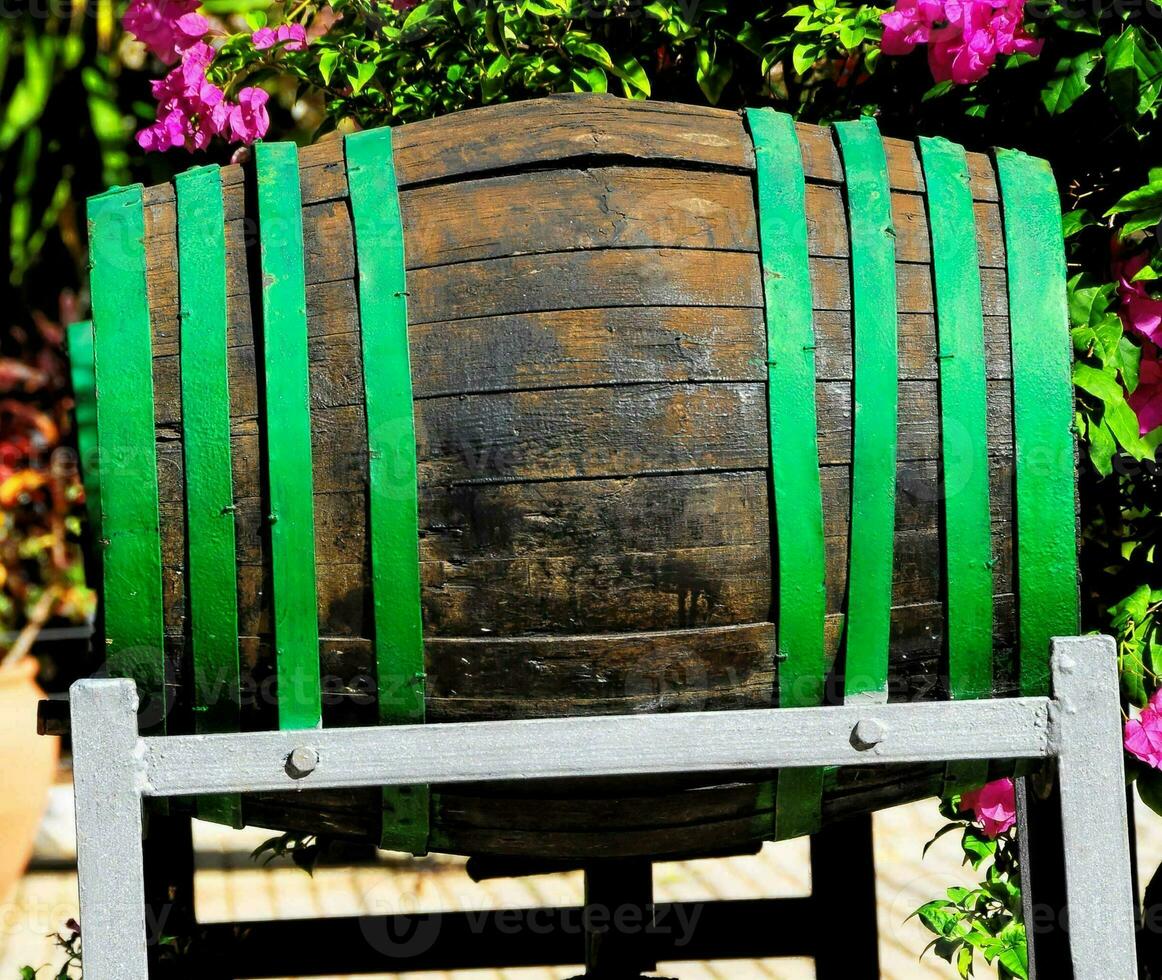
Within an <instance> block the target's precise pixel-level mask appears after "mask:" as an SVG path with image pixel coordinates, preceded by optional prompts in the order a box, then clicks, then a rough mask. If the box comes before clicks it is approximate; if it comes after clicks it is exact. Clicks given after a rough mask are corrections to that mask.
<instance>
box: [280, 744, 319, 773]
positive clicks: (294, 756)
mask: <svg viewBox="0 0 1162 980" xmlns="http://www.w3.org/2000/svg"><path fill="white" fill-rule="evenodd" d="M318 765H319V753H318V752H317V751H316V750H315V749H312V748H311V747H310V746H309V745H299V746H296V747H295V749H294V751H292V752H291V754H290V755H289V756H287V760H286V772H287V775H288V776H290V777H291V779H302V778H303V777H304V776H309V775H310V774H311V773H313V772H314V771H315V769H316V768H317V767H318Z"/></svg>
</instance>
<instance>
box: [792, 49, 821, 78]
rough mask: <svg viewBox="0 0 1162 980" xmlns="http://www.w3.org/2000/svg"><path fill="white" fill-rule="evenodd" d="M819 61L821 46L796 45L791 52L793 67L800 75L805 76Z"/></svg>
mask: <svg viewBox="0 0 1162 980" xmlns="http://www.w3.org/2000/svg"><path fill="white" fill-rule="evenodd" d="M818 60H819V46H818V45H816V44H796V45H795V47H794V49H793V50H792V51H791V66H792V67H793V68H794V69H795V71H796V72H798V74H800V75H805V74H807V72H809V71H810V70H811V69H812V67H814V65H815V62H816V61H818Z"/></svg>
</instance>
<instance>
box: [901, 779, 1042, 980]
mask: <svg viewBox="0 0 1162 980" xmlns="http://www.w3.org/2000/svg"><path fill="white" fill-rule="evenodd" d="M940 812H941V814H943V815H944V817H945V818H947V819H948V821H949V822H948V823H947V824H945V825H944V826H943V827H942V828H941V829H940V830H939V831H937V833H936V835H935V836H934V837H933V838H932V840H930V841H929V842H928V844H927V845H925V847H924V852H925V854H926V853H927V852H928V848H930V847H931V846H932V844H934V843H935V842H936V840H937V839H939V838H940V837H943V836H944V835H946V834H950V833H955V832H957V831H959V832H960V835H961V837H960V846H961V850H963V852H964V863H965V864H966V865H970V866H971V867H972V868H973V870H974V871H982V872H983V880H982V881H981V882H980V884H979V885H978V886H977V887H976V888H964V887H960V886H957V887H953V888H949V889H948V891H947V893H946V895H945V897H944V898H939V899H936V900H935V901H931V902H926V903H925V904H924V905H921V906H920V907H919V908H918V909H916V911H915V912H913V913H912V915H913V916H915V917H916V918H918V919H919V920H920V921H921V922H922V923H924V925H925V926H926V927H927V928H928V930H929V931H930V932H932V933H934V934H935V936H936V938H935V939H933V940H932V942H931V943H930V944H929V945H928V947H927V949H926V950H925V952H927V951H928V950H931V951H933V952H934V953H935V954H936V955H937V956H939V957H940V958H941V959H943V960H947V961H948V963H950V964H951V965H952V966H953V967H955V968H956V971H957V973H958V974H959V975H960V976H961V977H970V976H973V970H974V967H975V966H976V964H977V958H976V957H977V954H980V956H981V958H983V960H984V961H985V962H986V963H988V964H990V965H993V966H995V967H996V969H997V974H998V976H999V977H1000V978H1001V980H1008V978H1018V980H1028V975H1029V963H1028V953H1027V947H1026V943H1025V924H1024V921H1023V919H1022V911H1021V873H1020V867H1019V865H1018V861H1017V842H1016V832H1015V831H1009V832H1008V833H1006V834H1004V835H1002V836H1001V837H999V838H997V839H996V840H992V839H990V838H988V837H986V836H985V835H984V834H982V833H981V832H980V831H979V829H978V828H977V827H976V826H975V825H974V824H973V822H972V821H971V820H969V819H968V818H966V817H965V816H964V815H963V814H962V813H960V798H959V797H957V796H954V797H952V798H950V799H948V800H945V801H943V802H942V803H941V805H940Z"/></svg>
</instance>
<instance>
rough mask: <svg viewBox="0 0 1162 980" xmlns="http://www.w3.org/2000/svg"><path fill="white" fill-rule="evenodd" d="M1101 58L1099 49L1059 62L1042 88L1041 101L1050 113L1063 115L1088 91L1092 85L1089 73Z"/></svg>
mask: <svg viewBox="0 0 1162 980" xmlns="http://www.w3.org/2000/svg"><path fill="white" fill-rule="evenodd" d="M1099 58H1100V54H1099V52H1097V51H1083V52H1082V53H1081V54H1079V55H1077V56H1076V57H1073V58H1062V59H1061V60H1060V61H1058V62H1057V66H1056V68H1054V70H1053V77H1052V78H1050V79H1049V81H1048V83H1046V85H1045V88H1044V89H1042V90H1041V102H1042V103H1043V104H1044V106H1045V108H1046V109H1048V110H1049V114H1050V115H1052V116H1059V115H1061V113H1063V112H1065V111H1066V110H1068V109H1069V108H1070V107H1071V106H1072V105H1073V103H1075V102H1076V101H1077V100H1078V99H1080V98H1081V97H1082V96H1083V95H1084V94H1085V93H1086V91H1087V90H1088V89H1089V87H1090V81H1089V73H1090V72H1091V71H1093V67H1094V65H1096V64H1097V62H1098V59H1099Z"/></svg>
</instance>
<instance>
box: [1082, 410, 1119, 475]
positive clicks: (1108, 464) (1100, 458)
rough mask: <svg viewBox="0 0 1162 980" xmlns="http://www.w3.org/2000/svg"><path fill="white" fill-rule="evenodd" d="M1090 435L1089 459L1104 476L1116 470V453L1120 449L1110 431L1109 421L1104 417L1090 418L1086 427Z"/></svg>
mask: <svg viewBox="0 0 1162 980" xmlns="http://www.w3.org/2000/svg"><path fill="white" fill-rule="evenodd" d="M1086 434H1087V435H1088V437H1089V443H1088V446H1087V448H1088V450H1089V459H1090V462H1091V463H1093V467H1094V469H1095V470H1097V471H1098V473H1100V474H1101V475H1102V476H1109V475H1110V474H1111V473H1113V471H1114V464H1113V459H1114V454H1115V453H1117V451H1118V443H1117V440H1116V439H1115V438H1114V434H1113V432H1111V431H1110V427H1109V423H1107V422H1106V421H1105V420H1104V419H1102V420H1100V421H1099V420H1096V419H1090V420H1089V425H1088V426H1087V427H1086Z"/></svg>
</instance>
